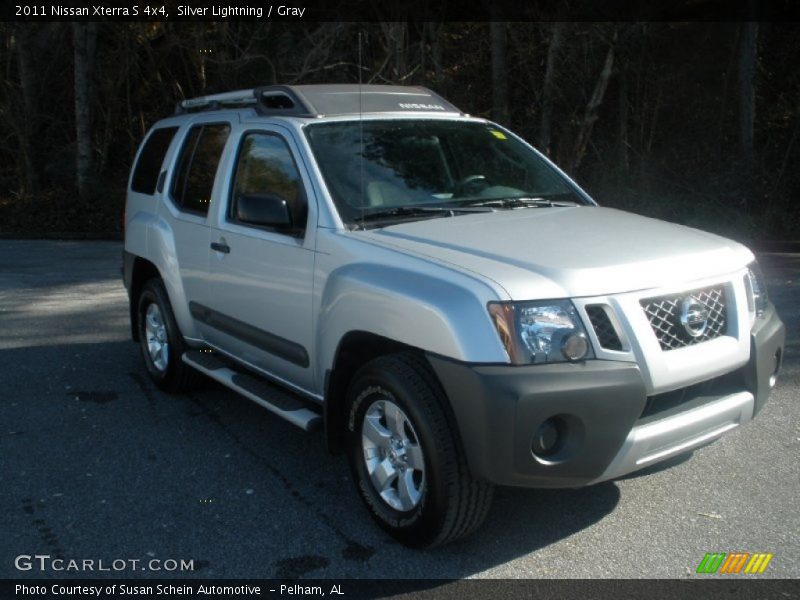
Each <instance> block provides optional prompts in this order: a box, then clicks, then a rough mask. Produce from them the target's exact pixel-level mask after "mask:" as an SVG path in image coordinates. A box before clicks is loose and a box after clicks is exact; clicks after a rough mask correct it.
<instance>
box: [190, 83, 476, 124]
mask: <svg viewBox="0 0 800 600" xmlns="http://www.w3.org/2000/svg"><path fill="white" fill-rule="evenodd" d="M247 106H252V107H253V108H254V109H255V110H256V112H258V114H260V115H286V116H294V117H320V116H323V115H349V114H359V113H361V112H364V113H384V112H414V113H417V112H436V113H451V114H452V113H457V114H463V113H461V111H460V110H458V109H457V108H456V107H455V106H453V105H452V104H450V103H449V102H447V101H446V100H445V99H444V98H442V97H441V96H439V95H438V94H435V93H434V92H432V91H430V90H429V89H427V88H424V87H410V86H394V85H363V86H359V85H357V84H339V85H298V86H289V85H267V86H261V87H257V88H254V89H250V90H238V91H235V92H226V93H223V94H212V95H210V96H200V97H198V98H191V99H189V100H183V101H182V102H179V103H178V105H177V107H176V109H175V112H176V114H184V113H187V112H199V111H207V110H221V109H223V108H243V107H247Z"/></svg>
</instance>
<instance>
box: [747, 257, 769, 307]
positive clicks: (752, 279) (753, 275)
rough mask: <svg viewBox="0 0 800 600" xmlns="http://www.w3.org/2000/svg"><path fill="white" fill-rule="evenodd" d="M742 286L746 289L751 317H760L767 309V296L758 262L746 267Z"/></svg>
mask: <svg viewBox="0 0 800 600" xmlns="http://www.w3.org/2000/svg"><path fill="white" fill-rule="evenodd" d="M744 286H745V289H746V290H747V308H748V310H749V311H750V315H751V317H760V316H761V315H763V314H764V311H765V310H767V304H768V298H767V286H766V284H765V283H764V274H763V273H762V272H761V269H760V268H759V266H758V263H756V262H752V263H750V265H749V266H748V267H747V274H746V275H745V276H744Z"/></svg>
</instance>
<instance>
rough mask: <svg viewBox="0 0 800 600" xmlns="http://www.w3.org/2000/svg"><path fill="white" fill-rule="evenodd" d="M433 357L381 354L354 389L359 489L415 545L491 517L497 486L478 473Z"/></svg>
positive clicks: (351, 428) (388, 526)
mask: <svg viewBox="0 0 800 600" xmlns="http://www.w3.org/2000/svg"><path fill="white" fill-rule="evenodd" d="M446 402H447V399H446V397H445V395H444V392H443V391H442V390H441V388H440V386H439V384H438V382H437V381H436V378H435V377H434V375H433V373H432V372H431V370H430V368H429V367H428V365H427V363H426V362H425V361H424V360H423V359H421V358H419V357H417V356H415V355H412V354H395V355H391V356H384V357H380V358H377V359H375V360H373V361H371V362H369V363H368V364H366V365H365V366H364V367H362V368H361V369H360V370H359V372H358V373H357V374H356V376H355V377H354V379H353V383H352V384H351V386H350V390H349V407H350V411H349V418H348V431H347V438H348V442H347V447H348V456H349V461H350V469H351V471H352V473H353V477H354V479H355V482H356V485H357V487H358V491H359V493H360V495H361V497H362V499H363V500H364V503H365V504H366V506H367V508H368V509H369V511H370V513H371V514H372V517H373V518H374V519H375V520H376V521H377V522H378V524H379V525H380V526H381V527H382V528H383V529H384V530H386V531H387V532H388V533H389V534H391V535H392V536H393V537H395V538H396V539H397V540H399V541H400V542H402V543H403V544H406V545H408V546H412V547H430V546H435V545H439V544H443V543H446V542H449V541H452V540H454V539H456V538H459V537H462V536H464V535H467V534H468V533H470V532H471V531H473V530H474V529H475V528H477V527H478V526H479V525H480V524H481V522H482V521H483V520H484V518H485V517H486V514H487V512H488V510H489V506H490V505H491V500H492V491H493V487H492V486H491V485H490V484H488V483H486V482H483V481H479V480H476V479H474V478H473V477H472V475H471V473H470V472H469V469H468V467H467V464H466V460H465V458H464V454H463V450H462V449H461V443H460V440H459V437H458V434H457V431H456V429H455V426H454V424H452V419H450V418H448V414H447V412H446V408H445V407H446Z"/></svg>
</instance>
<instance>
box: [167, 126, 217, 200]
mask: <svg viewBox="0 0 800 600" xmlns="http://www.w3.org/2000/svg"><path fill="white" fill-rule="evenodd" d="M229 133H230V127H229V126H228V125H219V124H217V125H197V126H195V127H193V128H192V129H191V131H189V134H188V135H187V136H186V142H184V144H183V150H182V152H181V157H180V160H179V162H178V170H177V172H176V174H175V178H174V179H173V181H172V199H173V200H174V202H175V204H177V205H178V207H179V208H181V209H182V210H185V211H188V212H193V213H198V214H201V215H205V214H207V213H208V206H209V204H210V203H211V191H212V189H213V188H214V178H215V177H216V174H217V166H218V165H219V159H220V157H221V156H222V150H223V148H225V142H226V141H227V139H228V134H229Z"/></svg>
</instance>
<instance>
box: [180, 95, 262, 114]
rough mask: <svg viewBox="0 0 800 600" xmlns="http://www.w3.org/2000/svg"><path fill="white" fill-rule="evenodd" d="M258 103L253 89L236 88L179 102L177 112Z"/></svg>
mask: <svg viewBox="0 0 800 600" xmlns="http://www.w3.org/2000/svg"><path fill="white" fill-rule="evenodd" d="M255 103H256V97H255V95H254V94H253V90H236V91H235V92H225V93H224V94H211V95H210V96H199V97H197V98H190V99H188V100H183V101H181V102H178V104H177V106H176V107H175V114H179V115H180V114H183V113H187V112H191V111H195V110H196V111H203V110H219V109H221V108H227V107H237V108H238V107H242V106H249V105H253V104H255Z"/></svg>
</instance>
